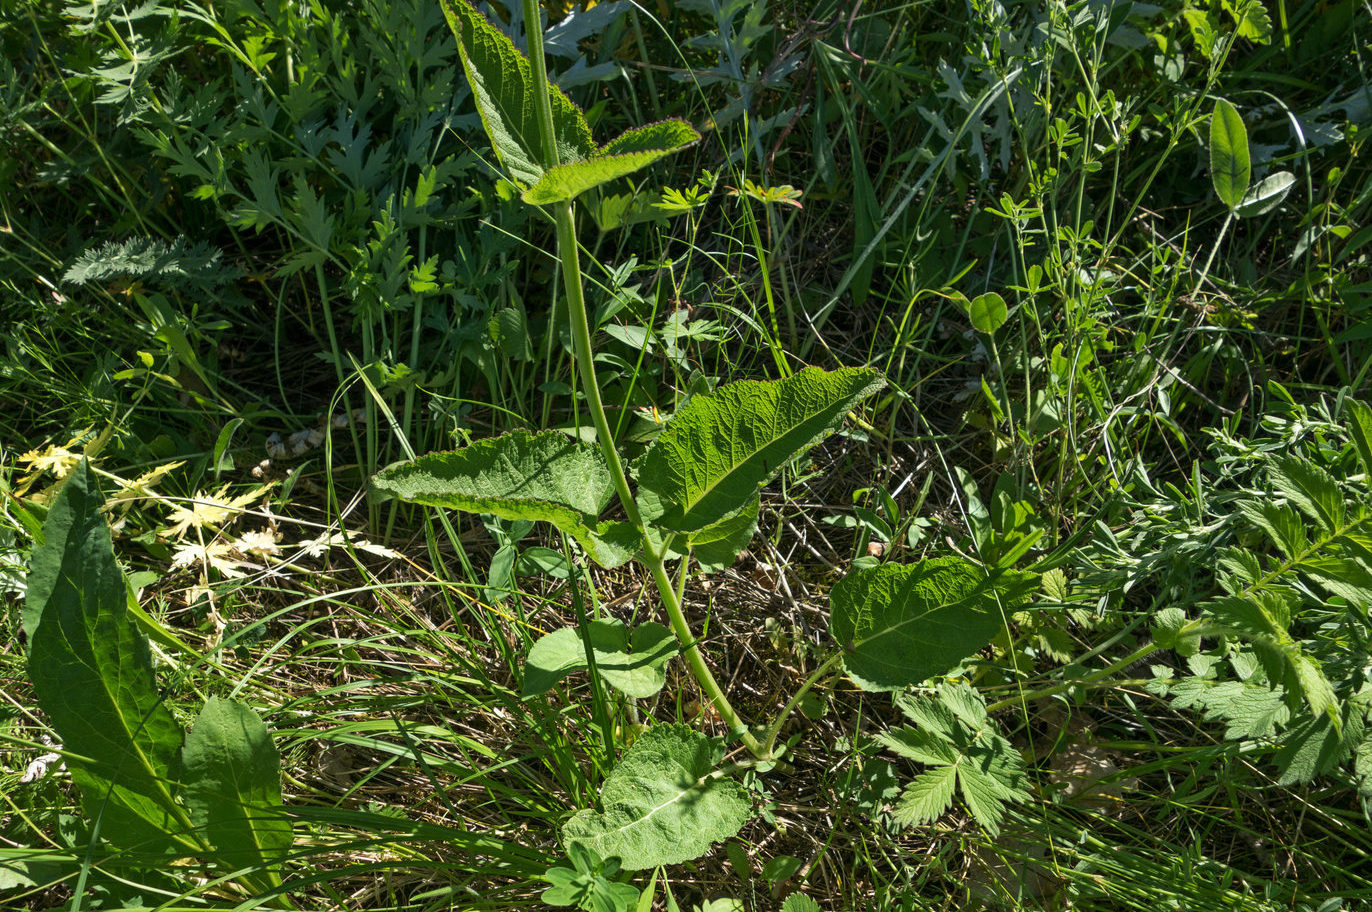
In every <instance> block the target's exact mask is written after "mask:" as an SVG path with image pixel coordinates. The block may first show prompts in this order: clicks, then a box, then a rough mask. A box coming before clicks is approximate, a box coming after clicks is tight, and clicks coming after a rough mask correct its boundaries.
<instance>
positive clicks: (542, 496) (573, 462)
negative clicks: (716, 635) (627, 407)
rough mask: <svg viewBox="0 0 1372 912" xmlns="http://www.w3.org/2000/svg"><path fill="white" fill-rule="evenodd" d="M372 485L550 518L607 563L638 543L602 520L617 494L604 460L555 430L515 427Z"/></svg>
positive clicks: (483, 509) (424, 498) (450, 504)
mask: <svg viewBox="0 0 1372 912" xmlns="http://www.w3.org/2000/svg"><path fill="white" fill-rule="evenodd" d="M372 487H373V488H374V489H376V490H377V491H380V492H382V493H384V494H389V495H391V496H394V497H399V498H400V499H401V500H407V501H410V502H411V503H420V504H425V505H428V506H431V507H447V508H448V509H452V510H465V511H466V512H468V513H489V514H491V515H493V516H499V517H500V518H501V519H511V520H521V519H523V520H533V521H536V522H547V523H552V524H553V525H554V526H556V527H557V528H558V529H560V530H562V531H563V532H566V533H567V534H568V535H570V536H572V537H573V538H574V539H576V541H577V543H578V544H579V545H581V547H583V548H585V549H586V553H588V554H590V555H591V557H592V558H593V559H595V560H596V561H597V562H598V563H600V564H602V565H604V566H607V567H614V566H618V565H619V564H622V563H624V562H625V561H626V560H628V559H629V558H630V557H631V556H632V555H633V548H634V547H635V545H636V542H635V538H636V534H637V533H636V532H635V531H634V530H633V528H632V526H629V525H628V524H627V523H610V522H606V523H601V522H599V521H598V520H597V517H598V516H599V514H600V511H601V510H603V509H604V508H605V505H606V504H608V503H609V501H610V498H611V496H612V495H613V494H614V482H613V481H612V480H611V478H610V470H609V468H608V467H607V466H606V465H605V458H604V457H603V456H602V455H601V454H600V451H599V450H598V449H596V448H595V447H592V446H587V445H585V444H580V443H576V442H574V441H572V440H570V439H569V438H567V437H565V436H564V435H562V434H560V433H558V432H557V431H544V432H543V433H540V434H530V433H528V432H527V431H523V430H517V431H512V432H510V433H509V434H505V435H503V436H500V437H492V438H490V439H488V440H481V441H478V442H476V443H474V444H472V445H471V446H468V447H464V448H462V449H460V450H453V451H451V452H447V453H430V454H428V455H427V456H421V457H420V458H419V459H416V460H415V461H413V462H408V463H400V464H397V465H393V466H389V467H387V468H386V469H383V470H382V471H381V472H379V473H378V474H377V475H376V477H375V478H373V479H372Z"/></svg>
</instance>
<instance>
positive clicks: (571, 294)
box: [524, 0, 765, 759]
mask: <svg viewBox="0 0 1372 912" xmlns="http://www.w3.org/2000/svg"><path fill="white" fill-rule="evenodd" d="M524 26H525V32H526V33H527V34H528V36H529V63H530V65H531V66H530V69H531V70H532V72H533V81H534V91H533V94H534V99H535V102H536V104H537V106H538V128H539V129H538V132H539V138H540V141H541V144H542V146H543V149H542V151H543V158H544V165H545V167H547V166H551V165H555V164H557V163H558V155H557V142H556V139H555V137H554V135H553V109H552V103H551V102H550V101H549V100H548V73H547V69H546V63H545V61H544V59H543V33H542V30H541V27H540V23H539V17H538V4H537V3H536V2H534V0H524ZM553 218H554V221H555V224H556V226H557V254H558V258H559V259H560V260H561V261H562V281H563V287H564V290H565V292H566V295H567V316H568V319H569V321H570V322H571V328H572V347H573V350H574V351H575V356H576V369H577V374H578V375H579V377H580V379H581V386H582V388H583V389H584V390H585V391H586V405H587V410H588V411H589V412H590V413H591V423H592V424H593V425H594V426H595V434H596V442H597V443H598V444H599V445H600V451H601V452H602V453H603V454H604V455H605V462H606V464H607V465H608V466H609V469H610V478H611V480H613V481H614V485H615V493H617V494H618V495H619V500H620V503H622V504H623V505H624V512H625V513H626V514H628V517H629V522H631V523H633V525H634V527H635V528H636V529H638V531H639V535H640V537H641V538H642V539H643V559H644V562H645V563H647V565H648V569H649V570H650V571H651V572H652V574H653V581H654V582H655V583H657V589H658V593H659V594H660V595H661V596H662V606H663V608H664V609H665V610H666V612H667V619H668V621H669V622H670V623H671V627H672V632H673V633H675V634H676V638H677V643H678V644H679V645H680V646H681V653H682V656H683V657H684V658H685V659H686V665H687V666H688V667H689V668H690V669H691V674H692V675H693V676H694V677H695V679H696V683H698V684H699V685H700V688H701V690H703V691H704V692H705V698H706V699H707V700H708V701H709V702H710V704H711V705H713V706H714V708H715V711H716V712H718V713H719V716H720V718H721V719H723V720H724V724H725V725H727V726H728V727H729V730H730V732H737V733H739V734H740V737H741V739H742V741H743V744H744V746H745V747H747V748H748V751H749V753H751V754H752V755H753V756H754V757H757V758H759V759H765V752H764V751H763V748H762V744H761V743H760V742H759V741H758V739H757V738H756V737H754V736H753V734H752V733H751V732H750V731H748V726H747V725H746V724H744V722H743V720H742V718H740V717H739V715H738V713H737V712H736V711H735V710H734V708H733V706H732V705H731V704H730V703H729V700H728V698H727V697H725V696H724V689H723V688H721V687H720V686H719V682H718V681H716V680H715V676H714V674H713V673H711V671H710V666H708V665H707V664H705V657H704V656H702V655H701V654H700V648H699V647H698V646H697V645H696V640H695V636H694V635H693V634H692V633H691V627H690V625H689V624H687V623H686V615H685V613H684V612H683V611H682V609H681V601H682V600H681V598H679V597H678V594H677V589H676V587H675V586H673V585H672V579H671V577H670V576H668V575H667V566H666V558H665V555H666V553H667V545H668V544H670V542H664V543H663V546H662V550H661V552H658V551H656V550H654V548H653V544H652V541H651V539H649V537H648V529H647V527H646V526H645V525H644V523H643V516H642V515H641V514H640V513H639V511H638V503H637V501H635V500H634V495H633V492H632V491H630V490H629V479H628V477H627V476H626V475H625V474H624V463H623V461H622V460H621V459H620V458H619V451H618V450H616V449H615V441H614V435H613V433H612V432H611V430H610V422H609V419H608V418H606V415H605V403H604V400H602V399H601V398H600V382H599V380H598V378H597V377H596V371H595V361H594V359H593V358H592V356H591V353H592V347H591V324H590V321H589V320H588V319H587V317H586V297H585V295H584V293H583V292H582V288H581V256H580V251H579V250H578V247H577V241H576V224H575V222H574V221H573V218H572V201H571V200H564V201H563V202H560V203H557V204H555V205H554V206H553Z"/></svg>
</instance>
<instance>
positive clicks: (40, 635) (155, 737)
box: [27, 461, 201, 853]
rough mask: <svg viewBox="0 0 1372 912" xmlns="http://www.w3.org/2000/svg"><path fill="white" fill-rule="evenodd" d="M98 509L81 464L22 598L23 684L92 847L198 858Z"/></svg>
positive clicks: (148, 670) (56, 508)
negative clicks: (27, 633)
mask: <svg viewBox="0 0 1372 912" xmlns="http://www.w3.org/2000/svg"><path fill="white" fill-rule="evenodd" d="M102 503H103V499H102V498H101V496H100V492H99V489H98V487H97V485H96V481H95V474H94V472H92V471H91V468H90V465H89V464H88V463H86V462H84V461H83V462H82V463H81V465H80V466H79V467H78V468H77V469H76V470H75V471H74V472H73V473H72V475H71V477H70V478H69V479H68V480H67V483H66V485H65V486H64V487H63V488H62V491H61V493H60V494H58V495H57V499H56V500H55V501H54V502H53V505H52V509H51V510H49V512H48V519H47V522H46V523H45V524H44V526H43V544H42V545H41V546H40V547H38V548H37V549H36V550H35V552H34V555H33V571H32V574H31V576H30V578H29V588H28V594H27V607H28V610H29V612H31V616H32V617H33V619H34V620H33V625H34V626H33V633H32V638H31V639H30V641H29V661H28V670H29V678H30V679H31V680H32V681H33V690H34V694H35V695H36V696H37V698H38V705H39V707H41V708H42V710H43V711H44V712H45V713H47V716H48V720H49V722H50V723H51V724H52V727H53V729H54V730H55V731H56V732H57V735H58V737H59V738H60V739H61V740H62V745H63V747H64V748H65V750H66V751H68V752H69V755H68V756H67V766H68V767H69V768H70V769H71V773H72V780H73V781H74V782H75V783H76V785H77V787H78V788H79V789H80V790H81V798H82V805H83V807H84V809H85V812H86V814H87V816H88V817H90V818H92V819H95V818H96V817H97V816H98V817H99V818H100V835H101V836H102V837H104V838H105V839H107V840H109V841H110V842H111V843H113V844H115V845H118V846H121V847H125V848H129V849H133V850H136V851H142V852H156V853H161V852H167V851H176V852H181V853H188V852H189V853H194V852H196V851H198V850H199V849H200V848H201V845H200V844H199V843H198V842H197V841H196V840H195V839H194V838H193V837H191V836H190V835H189V834H188V833H187V832H186V830H187V824H188V820H187V819H186V817H185V815H184V813H183V812H181V810H180V809H179V808H178V806H177V805H176V803H175V801H174V800H173V798H172V794H171V775H172V771H173V769H174V766H175V764H176V762H177V760H178V758H179V754H180V750H181V740H182V733H181V727H180V726H179V725H178V724H177V723H176V720H175V719H174V718H172V714H171V712H170V711H169V710H168V709H167V707H166V706H165V705H164V704H163V702H162V700H161V698H160V697H159V695H158V692H157V683H156V681H155V680H154V678H153V670H152V657H151V654H150V653H149V650H148V641H147V640H146V639H145V638H144V637H143V635H142V633H140V632H139V630H138V629H137V628H136V627H135V626H134V624H133V623H132V622H131V621H130V619H129V615H128V605H127V602H126V596H125V585H124V575H123V572H122V571H121V570H120V569H119V564H118V562H117V561H116V560H115V558H114V546H113V544H112V542H111V540H110V530H109V526H108V525H106V523H105V520H104V517H102V516H101V515H100V507H101V504H102Z"/></svg>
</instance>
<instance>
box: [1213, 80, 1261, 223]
mask: <svg viewBox="0 0 1372 912" xmlns="http://www.w3.org/2000/svg"><path fill="white" fill-rule="evenodd" d="M1252 175H1253V169H1252V165H1251V164H1250V162H1249V158H1248V130H1247V129H1246V128H1245V127H1244V125H1243V118H1242V117H1240V116H1239V112H1238V111H1236V110H1235V109H1234V106H1233V105H1232V104H1230V103H1229V102H1227V101H1225V100H1224V99H1223V98H1220V99H1218V100H1216V102H1215V112H1214V114H1213V115H1211V117H1210V181H1211V183H1212V184H1214V187H1215V195H1216V196H1218V197H1219V198H1220V202H1222V203H1224V204H1225V205H1226V206H1228V207H1229V208H1230V209H1231V210H1233V209H1238V207H1239V206H1240V205H1241V204H1242V203H1243V198H1244V195H1245V194H1247V193H1248V184H1249V182H1250V181H1251V180H1252Z"/></svg>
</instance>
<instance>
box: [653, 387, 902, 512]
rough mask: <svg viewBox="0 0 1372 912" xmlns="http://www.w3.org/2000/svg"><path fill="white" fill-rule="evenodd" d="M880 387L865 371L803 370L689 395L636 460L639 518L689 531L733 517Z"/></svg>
mask: <svg viewBox="0 0 1372 912" xmlns="http://www.w3.org/2000/svg"><path fill="white" fill-rule="evenodd" d="M885 382H886V381H885V380H883V379H882V377H881V375H880V374H878V373H877V372H876V371H874V370H869V369H866V368H844V369H841V370H836V371H823V370H820V369H819V368H814V367H807V368H806V369H805V370H803V371H801V372H800V373H798V374H796V375H794V376H792V377H789V378H787V379H785V380H774V381H757V380H743V381H740V382H738V383H731V384H728V385H727V386H722V387H720V388H719V389H717V390H715V391H714V392H710V393H701V394H700V395H697V396H694V397H692V398H691V400H690V401H689V402H688V403H687V404H686V405H685V406H684V407H682V409H681V410H680V411H678V412H677V413H676V415H675V416H674V417H673V418H672V420H671V421H669V422H668V423H667V427H666V429H665V430H664V431H663V432H662V433H661V434H660V435H658V437H657V439H656V440H655V441H653V444H652V446H651V447H650V448H649V449H648V452H647V453H646V454H644V456H643V458H642V459H641V460H640V461H639V464H638V472H637V476H638V484H639V490H638V502H639V507H640V509H641V510H642V512H643V517H644V519H646V520H647V521H648V522H651V523H655V524H657V525H659V526H661V527H663V528H666V529H670V530H672V531H674V532H694V531H697V530H699V529H703V528H705V527H706V526H709V525H712V524H713V523H717V522H719V521H720V520H722V519H724V518H725V517H728V516H731V515H733V514H734V513H736V512H738V511H739V510H741V509H743V508H744V507H745V506H747V505H748V504H749V503H750V502H751V501H752V499H753V498H754V497H756V496H757V494H758V491H760V490H761V489H762V486H763V485H765V484H767V482H769V481H771V480H772V479H773V478H774V477H776V474H777V473H778V472H780V471H781V467H782V466H784V465H785V464H786V463H787V462H789V461H790V460H791V459H793V458H794V457H796V456H798V455H799V454H801V453H803V452H804V451H805V450H807V449H809V448H810V447H811V446H813V445H814V444H816V443H818V442H819V441H820V440H822V439H823V438H825V437H827V436H828V435H829V434H830V433H832V432H833V431H834V430H835V429H836V428H838V426H839V425H840V424H841V423H842V421H843V416H844V415H846V414H847V413H848V411H849V410H850V409H852V408H853V406H855V405H856V404H857V403H858V402H860V401H862V399H864V398H865V397H867V396H869V395H871V394H872V393H873V392H875V391H876V390H878V389H880V388H881V386H882V385H883V384H884V383H885Z"/></svg>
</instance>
